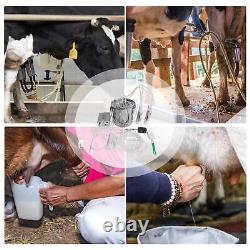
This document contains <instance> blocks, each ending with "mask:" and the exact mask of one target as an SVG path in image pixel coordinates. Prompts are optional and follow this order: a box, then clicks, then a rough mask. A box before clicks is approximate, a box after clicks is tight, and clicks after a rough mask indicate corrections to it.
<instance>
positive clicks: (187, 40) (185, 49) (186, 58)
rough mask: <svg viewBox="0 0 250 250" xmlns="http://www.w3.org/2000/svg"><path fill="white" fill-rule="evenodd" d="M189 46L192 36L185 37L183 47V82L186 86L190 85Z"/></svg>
mask: <svg viewBox="0 0 250 250" xmlns="http://www.w3.org/2000/svg"><path fill="white" fill-rule="evenodd" d="M189 47H190V37H185V39H184V42H183V45H182V49H181V82H182V85H184V86H190V83H189V72H188V64H189Z"/></svg>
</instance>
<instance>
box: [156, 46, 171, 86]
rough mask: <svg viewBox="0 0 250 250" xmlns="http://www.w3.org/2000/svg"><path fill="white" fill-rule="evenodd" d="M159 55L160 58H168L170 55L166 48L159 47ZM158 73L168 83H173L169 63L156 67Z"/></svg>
mask: <svg viewBox="0 0 250 250" xmlns="http://www.w3.org/2000/svg"><path fill="white" fill-rule="evenodd" d="M157 55H158V58H167V57H168V52H167V49H166V48H161V47H159V48H157ZM155 73H156V75H157V76H158V77H159V78H161V79H162V80H164V81H165V82H167V83H168V84H171V81H170V66H169V65H167V64H166V65H161V66H159V67H156V69H155Z"/></svg>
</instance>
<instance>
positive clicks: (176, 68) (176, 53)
mask: <svg viewBox="0 0 250 250" xmlns="http://www.w3.org/2000/svg"><path fill="white" fill-rule="evenodd" d="M171 41H172V65H173V75H174V80H175V91H176V93H177V95H178V96H179V98H180V100H181V102H182V104H183V106H188V105H189V104H190V101H189V100H188V99H187V97H186V95H185V93H184V90H183V86H182V84H181V44H180V43H179V39H178V36H175V37H172V38H171Z"/></svg>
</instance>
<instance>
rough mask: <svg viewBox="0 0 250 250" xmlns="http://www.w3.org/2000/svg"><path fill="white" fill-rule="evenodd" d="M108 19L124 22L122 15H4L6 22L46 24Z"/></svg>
mask: <svg viewBox="0 0 250 250" xmlns="http://www.w3.org/2000/svg"><path fill="white" fill-rule="evenodd" d="M100 17H102V18H107V19H109V20H110V21H124V19H125V17H124V16H122V15H37V14H4V20H5V21H46V22H49V21H50V22H77V21H89V20H91V19H95V18H100Z"/></svg>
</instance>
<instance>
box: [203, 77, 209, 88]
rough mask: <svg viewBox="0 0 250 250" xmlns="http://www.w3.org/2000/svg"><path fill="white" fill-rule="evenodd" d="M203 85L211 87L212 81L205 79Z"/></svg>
mask: <svg viewBox="0 0 250 250" xmlns="http://www.w3.org/2000/svg"><path fill="white" fill-rule="evenodd" d="M201 86H202V87H205V88H209V87H210V82H209V81H208V79H204V81H203V82H202V83H201Z"/></svg>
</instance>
